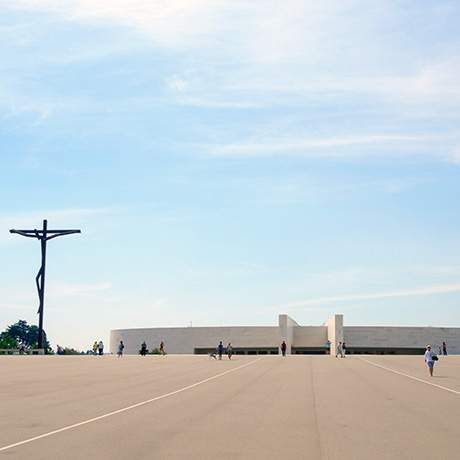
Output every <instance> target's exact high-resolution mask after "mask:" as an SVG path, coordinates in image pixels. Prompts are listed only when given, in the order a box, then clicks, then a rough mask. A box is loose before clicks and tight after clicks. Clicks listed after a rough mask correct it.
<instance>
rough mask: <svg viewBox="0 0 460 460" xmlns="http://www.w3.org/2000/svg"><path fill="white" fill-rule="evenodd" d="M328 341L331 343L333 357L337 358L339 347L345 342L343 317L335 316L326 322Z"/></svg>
mask: <svg viewBox="0 0 460 460" xmlns="http://www.w3.org/2000/svg"><path fill="white" fill-rule="evenodd" d="M326 326H327V340H328V341H329V343H330V350H331V356H335V354H336V351H337V345H338V344H339V342H343V315H333V316H331V317H330V318H329V319H328V320H327V321H326Z"/></svg>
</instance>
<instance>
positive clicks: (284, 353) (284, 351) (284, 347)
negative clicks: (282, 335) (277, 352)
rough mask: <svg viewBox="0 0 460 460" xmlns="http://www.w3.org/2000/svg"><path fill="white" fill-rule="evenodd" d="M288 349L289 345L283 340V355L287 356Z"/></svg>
mask: <svg viewBox="0 0 460 460" xmlns="http://www.w3.org/2000/svg"><path fill="white" fill-rule="evenodd" d="M286 349H287V345H286V342H285V341H284V340H283V343H282V344H281V354H282V355H283V356H286Z"/></svg>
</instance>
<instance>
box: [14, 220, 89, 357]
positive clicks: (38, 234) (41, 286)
mask: <svg viewBox="0 0 460 460" xmlns="http://www.w3.org/2000/svg"><path fill="white" fill-rule="evenodd" d="M10 233H17V234H18V235H22V236H26V237H28V238H37V239H38V240H39V241H40V244H41V249H42V264H41V267H40V270H39V271H38V274H37V276H36V278H35V283H36V285H37V291H38V299H39V307H38V312H37V313H38V314H39V315H40V316H39V321H38V348H44V343H43V309H44V306H45V270H46V243H47V242H48V241H49V240H52V239H53V238H57V237H58V236H65V235H72V234H73V233H81V231H80V230H48V221H47V220H46V219H45V220H44V221H43V229H42V230H37V229H35V230H14V229H13V230H10Z"/></svg>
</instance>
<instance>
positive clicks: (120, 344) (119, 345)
mask: <svg viewBox="0 0 460 460" xmlns="http://www.w3.org/2000/svg"><path fill="white" fill-rule="evenodd" d="M124 349H125V344H124V343H123V340H120V343H119V344H118V353H117V356H118V357H119V358H121V357H122V356H123V350H124Z"/></svg>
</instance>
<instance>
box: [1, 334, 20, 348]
mask: <svg viewBox="0 0 460 460" xmlns="http://www.w3.org/2000/svg"><path fill="white" fill-rule="evenodd" d="M0 348H2V349H4V350H14V349H16V348H18V342H17V341H16V339H14V338H12V337H10V336H9V335H8V334H7V333H6V332H2V333H1V334H0Z"/></svg>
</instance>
